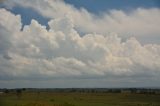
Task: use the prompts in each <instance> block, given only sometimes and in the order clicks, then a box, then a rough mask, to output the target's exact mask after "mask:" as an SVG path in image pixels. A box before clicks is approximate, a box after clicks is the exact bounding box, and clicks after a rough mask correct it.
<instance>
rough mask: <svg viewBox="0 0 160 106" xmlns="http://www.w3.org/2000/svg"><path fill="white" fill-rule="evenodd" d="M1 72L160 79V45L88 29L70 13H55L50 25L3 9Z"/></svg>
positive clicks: (10, 76) (8, 76) (26, 75)
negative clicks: (79, 29) (27, 21)
mask: <svg viewBox="0 0 160 106" xmlns="http://www.w3.org/2000/svg"><path fill="white" fill-rule="evenodd" d="M0 14H1V15H0V38H2V39H0V44H1V45H0V73H1V74H0V78H1V80H9V79H13V78H14V79H27V80H29V79H30V78H38V79H43V78H44V79H45V78H51V79H52V78H64V77H65V78H72V77H73V78H79V79H81V78H102V77H103V78H107V77H111V76H112V77H135V78H139V77H145V76H150V78H151V77H152V78H155V79H159V78H158V75H160V45H157V44H145V45H142V44H141V43H140V42H139V41H138V40H136V38H134V37H131V38H128V39H127V40H126V41H122V39H121V38H120V37H119V36H118V35H116V34H114V33H111V34H108V35H102V34H86V35H84V36H83V37H81V36H80V35H79V33H78V32H77V31H76V29H75V24H74V22H73V20H72V17H71V16H70V15H65V16H64V17H59V18H55V19H52V20H50V21H49V22H48V24H49V27H50V29H49V30H47V29H46V27H45V26H42V25H41V24H39V23H38V22H37V21H36V20H32V21H31V24H30V25H26V26H24V28H23V30H21V27H22V25H21V24H22V23H21V17H20V15H14V14H12V13H11V12H9V11H7V10H5V9H0Z"/></svg>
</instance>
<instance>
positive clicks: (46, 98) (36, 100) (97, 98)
mask: <svg viewBox="0 0 160 106" xmlns="http://www.w3.org/2000/svg"><path fill="white" fill-rule="evenodd" d="M0 106H160V95H149V94H130V93H54V92H41V93H36V92H23V93H22V95H21V97H17V95H16V93H8V94H1V95H0Z"/></svg>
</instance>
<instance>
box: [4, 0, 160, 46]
mask: <svg viewBox="0 0 160 106" xmlns="http://www.w3.org/2000/svg"><path fill="white" fill-rule="evenodd" d="M6 4H7V5H8V7H14V6H17V5H19V6H22V7H25V8H32V9H34V10H36V11H37V12H39V13H40V14H41V15H42V16H44V17H47V18H51V19H55V18H59V17H63V16H65V15H66V14H70V16H71V17H72V21H73V23H74V27H75V29H76V30H77V31H78V32H80V33H98V34H102V35H104V34H106V33H108V32H116V33H118V36H121V37H122V38H123V39H125V38H128V37H130V36H134V37H136V38H137V39H138V40H139V41H140V42H141V43H143V44H146V43H157V44H159V42H160V41H159V40H157V39H160V37H159V35H160V31H159V25H160V21H159V17H160V10H159V8H148V9H144V8H136V9H133V10H130V11H128V12H127V11H126V12H125V11H122V10H108V12H103V13H101V14H100V15H97V14H92V13H89V12H88V11H87V10H86V9H84V8H81V9H76V8H75V7H74V6H72V5H69V4H66V3H65V2H64V1H63V0H52V1H50V0H34V1H31V0H27V1H26V0H12V1H8V2H6ZM9 4H10V5H9ZM155 20H156V21H155Z"/></svg>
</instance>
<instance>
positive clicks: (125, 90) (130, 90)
mask: <svg viewBox="0 0 160 106" xmlns="http://www.w3.org/2000/svg"><path fill="white" fill-rule="evenodd" d="M24 91H25V92H59V93H61V92H62V93H64V92H66V93H67V92H71V93H72V92H78V93H137V94H160V89H151V88H21V89H19V88H17V89H6V88H4V89H0V93H10V92H16V93H17V94H21V92H24Z"/></svg>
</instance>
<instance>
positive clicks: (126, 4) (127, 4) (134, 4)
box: [64, 0, 160, 13]
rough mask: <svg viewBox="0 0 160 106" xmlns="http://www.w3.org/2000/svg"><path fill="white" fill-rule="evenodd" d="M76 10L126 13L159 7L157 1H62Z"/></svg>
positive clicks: (159, 2)
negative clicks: (113, 10)
mask: <svg viewBox="0 0 160 106" xmlns="http://www.w3.org/2000/svg"><path fill="white" fill-rule="evenodd" d="M64 1H65V2H66V3H69V4H72V5H74V6H75V7H76V8H81V7H83V8H85V9H87V10H88V11H90V12H92V13H99V12H104V11H108V10H110V9H118V10H125V11H128V10H130V9H135V8H139V7H141V8H152V7H158V8H159V7H160V1H159V0H64Z"/></svg>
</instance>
